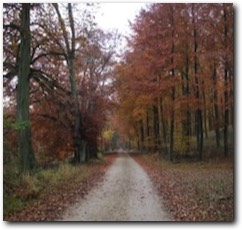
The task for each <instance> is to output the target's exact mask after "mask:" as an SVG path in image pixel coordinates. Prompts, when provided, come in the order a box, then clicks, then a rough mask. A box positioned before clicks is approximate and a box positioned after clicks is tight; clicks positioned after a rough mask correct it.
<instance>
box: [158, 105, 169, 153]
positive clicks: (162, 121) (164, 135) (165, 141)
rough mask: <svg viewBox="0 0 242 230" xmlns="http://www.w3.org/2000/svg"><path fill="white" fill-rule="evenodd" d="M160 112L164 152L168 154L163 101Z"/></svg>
mask: <svg viewBox="0 0 242 230" xmlns="http://www.w3.org/2000/svg"><path fill="white" fill-rule="evenodd" d="M159 107H160V112H161V128H160V129H161V130H162V136H163V145H164V150H165V154H168V150H167V132H166V122H165V116H164V111H163V104H162V100H161V102H160V106H159Z"/></svg>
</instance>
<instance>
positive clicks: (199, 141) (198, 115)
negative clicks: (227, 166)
mask: <svg viewBox="0 0 242 230" xmlns="http://www.w3.org/2000/svg"><path fill="white" fill-rule="evenodd" d="M195 17H196V16H195V12H194V4H192V20H193V27H194V28H193V38H194V77H195V88H196V98H197V100H198V101H200V89H199V79H198V60H197V50H198V44H197V28H196V27H197V26H196V23H197V22H196V19H195ZM195 117H196V121H195V122H196V123H195V125H196V137H197V151H198V157H199V159H200V160H202V152H203V119H202V110H201V108H198V109H197V110H196V115H195Z"/></svg>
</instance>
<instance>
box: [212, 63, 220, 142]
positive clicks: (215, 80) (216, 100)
mask: <svg viewBox="0 0 242 230" xmlns="http://www.w3.org/2000/svg"><path fill="white" fill-rule="evenodd" d="M216 86H217V70H216V64H215V63H214V65H213V100H214V113H215V124H214V125H215V135H216V146H217V147H220V131H219V108H218V94H217V87H216Z"/></svg>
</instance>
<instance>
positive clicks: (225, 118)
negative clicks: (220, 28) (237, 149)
mask: <svg viewBox="0 0 242 230" xmlns="http://www.w3.org/2000/svg"><path fill="white" fill-rule="evenodd" d="M223 13H224V44H225V58H224V59H225V60H224V107H225V111H224V156H227V155H228V125H229V108H228V107H229V106H228V57H227V55H228V54H227V48H228V44H227V36H228V35H227V34H228V28H227V11H226V5H225V4H223Z"/></svg>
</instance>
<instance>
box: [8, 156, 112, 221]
mask: <svg viewBox="0 0 242 230" xmlns="http://www.w3.org/2000/svg"><path fill="white" fill-rule="evenodd" d="M114 159H116V154H115V155H114V154H113V155H108V156H105V159H104V160H95V161H91V162H90V163H87V164H83V165H77V166H73V165H70V164H68V163H66V164H63V165H60V166H59V167H58V168H57V169H48V170H40V171H39V172H37V173H35V174H33V175H26V176H24V177H23V178H16V181H18V182H17V183H16V182H15V181H13V179H11V180H8V178H4V216H3V220H4V221H53V220H55V219H57V218H58V217H59V216H61V215H63V212H64V211H65V210H66V209H67V208H68V207H69V206H71V205H74V204H75V203H76V202H77V201H78V200H79V199H80V198H82V197H84V196H85V195H86V194H87V193H88V192H89V191H90V190H91V188H92V187H94V186H95V185H96V184H97V183H98V182H100V181H101V180H102V179H103V177H104V175H105V172H106V171H107V169H108V168H109V166H110V165H111V164H112V162H113V161H114ZM11 183H12V184H11Z"/></svg>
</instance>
